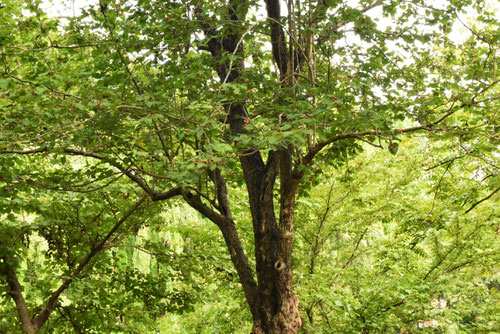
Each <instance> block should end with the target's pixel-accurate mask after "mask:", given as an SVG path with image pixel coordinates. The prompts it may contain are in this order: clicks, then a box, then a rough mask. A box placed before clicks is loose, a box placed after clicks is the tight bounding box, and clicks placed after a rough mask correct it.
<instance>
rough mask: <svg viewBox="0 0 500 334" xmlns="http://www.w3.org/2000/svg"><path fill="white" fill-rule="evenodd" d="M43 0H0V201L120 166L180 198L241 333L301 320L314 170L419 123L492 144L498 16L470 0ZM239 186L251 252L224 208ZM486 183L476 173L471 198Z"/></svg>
mask: <svg viewBox="0 0 500 334" xmlns="http://www.w3.org/2000/svg"><path fill="white" fill-rule="evenodd" d="M39 5H40V2H39V1H23V2H22V1H11V2H9V3H8V4H6V5H5V6H4V7H3V8H2V9H0V18H1V23H0V24H1V28H2V29H1V31H0V40H1V68H2V69H1V79H0V93H1V99H0V108H1V115H0V122H1V134H0V140H1V141H0V150H1V152H2V159H3V160H2V161H5V163H4V164H3V165H2V171H1V173H2V174H1V177H2V194H3V198H4V204H6V205H5V209H4V212H5V213H8V212H9V211H10V210H11V209H10V208H9V205H8V201H9V200H10V199H12V194H13V193H15V189H16V187H18V186H19V184H20V183H25V182H28V183H29V182H32V183H31V184H36V183H38V184H40V183H41V184H44V185H47V184H52V186H53V187H54V188H57V189H58V190H68V191H83V192H85V191H92V190H95V189H98V188H105V187H107V186H109V185H110V184H111V183H114V182H116V180H117V179H120V178H121V177H122V176H125V177H126V178H128V180H129V181H130V182H131V183H133V184H135V186H136V187H137V189H138V190H140V191H142V192H144V193H145V194H146V195H147V196H148V198H149V199H150V200H152V201H166V200H169V199H172V200H174V199H177V198H178V199H181V200H183V201H184V202H185V203H187V204H188V205H189V206H191V207H192V208H194V209H195V210H197V211H198V212H199V213H201V214H202V215H203V216H204V217H206V219H208V220H209V221H211V222H213V223H214V224H216V225H217V227H218V228H219V229H220V231H221V233H222V236H223V238H224V241H225V244H226V246H227V250H228V252H229V254H230V257H231V261H232V262H233V264H234V267H235V269H236V271H237V273H238V276H239V279H240V282H241V285H242V287H243V290H244V293H245V297H246V301H247V303H248V306H249V309H250V312H251V314H252V317H253V329H252V333H254V334H260V333H296V332H297V331H298V329H299V328H300V327H301V324H302V319H301V316H300V313H299V307H298V298H297V296H296V294H295V293H294V289H293V268H292V248H293V247H292V246H293V243H294V233H295V232H294V231H295V229H294V210H295V206H296V197H297V194H298V193H300V192H307V190H308V188H309V187H310V185H311V184H314V182H316V181H315V175H317V174H319V173H321V171H322V166H324V165H325V164H328V165H333V166H338V165H339V164H341V163H342V161H343V159H345V157H346V156H353V155H355V154H356V153H357V152H359V151H360V150H361V149H362V144H364V143H368V144H370V145H374V146H376V147H379V148H387V149H388V150H389V151H390V152H391V153H393V154H396V153H397V151H398V149H399V142H400V140H401V137H402V136H407V135H411V134H412V133H415V132H422V131H425V132H428V133H429V134H432V135H431V137H438V138H441V139H443V140H446V139H448V140H450V143H451V140H454V141H455V140H458V143H459V145H461V146H462V147H463V149H464V152H466V153H465V154H476V155H481V154H482V153H484V152H482V151H481V152H478V150H483V151H490V152H491V151H493V150H494V146H495V140H496V139H497V138H496V131H497V130H498V127H497V125H496V124H495V116H496V110H497V109H498V97H497V95H495V94H497V93H498V86H497V82H498V79H497V76H496V66H497V65H496V53H497V47H498V46H497V41H498V29H497V28H498V22H497V21H496V20H495V19H494V12H493V11H492V10H491V9H490V8H489V7H488V6H487V4H483V3H482V2H477V1H467V0H464V1H449V2H443V4H435V3H434V2H430V1H423V0H415V1H384V0H371V1H358V2H354V1H352V2H351V1H336V0H327V1H326V0H325V1H317V2H311V1H310V2H299V1H293V0H289V1H287V2H280V1H278V0H267V1H265V3H263V2H255V1H248V0H228V1H216V2H208V1H206V2H203V1H184V2H182V1H178V2H177V1H166V2H165V1H154V0H153V1H142V0H140V1H137V2H129V1H122V0H120V1H114V2H110V1H106V0H101V1H99V3H98V4H95V5H90V6H89V7H88V8H85V9H84V10H83V11H82V12H81V13H80V14H79V15H77V16H75V17H71V18H53V17H49V16H47V14H46V13H44V12H43V11H42V10H41V9H40V6H39ZM435 6H436V7H435ZM466 13H468V14H470V13H474V19H470V18H467V17H466ZM455 23H457V24H458V25H460V26H461V27H462V28H463V29H466V30H467V32H468V36H469V37H468V38H467V39H466V40H465V41H454V40H453V39H452V35H450V32H451V31H452V28H453V27H454V24H455ZM401 124H407V126H405V127H403V126H401ZM479 138H482V140H481V141H480V142H481V143H482V145H483V146H481V147H476V144H477V142H478V140H479ZM484 138H486V139H488V140H484ZM484 143H486V144H484ZM82 157H85V158H86V159H85V160H84V163H82V160H81V159H82ZM27 163H29V168H23V167H26V164H27ZM47 163H49V164H52V165H53V166H55V167H57V166H66V168H61V169H57V168H54V169H52V170H51V171H48V172H46V173H45V172H43V173H42V172H41V169H40V166H43V165H44V164H47ZM20 170H22V173H21V172H19V171H20ZM241 184H244V185H245V187H246V191H247V194H246V195H247V197H246V201H247V203H248V204H247V205H248V210H249V212H250V213H251V216H252V228H253V235H254V237H253V240H252V242H253V244H254V249H253V254H252V255H253V260H252V261H249V257H248V254H245V252H244V249H243V247H242V241H241V240H240V237H239V234H238V229H237V223H238V220H239V217H238V216H237V215H234V214H233V211H232V210H231V208H232V203H231V201H232V199H233V198H234V197H232V196H231V192H232V191H238V190H239V185H241ZM497 191H498V178H497V177H496V176H494V177H491V178H488V179H487V181H486V182H485V187H484V189H479V190H478V192H479V193H481V194H484V196H483V198H482V200H480V201H478V202H477V203H478V205H480V204H481V203H482V202H483V200H484V201H486V200H488V199H490V198H491V197H492V196H494V194H495V193H496V192H497ZM124 192H125V191H124ZM123 195H124V196H126V193H124V194H123ZM253 263H254V265H253Z"/></svg>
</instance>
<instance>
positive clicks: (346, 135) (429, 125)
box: [303, 104, 466, 164]
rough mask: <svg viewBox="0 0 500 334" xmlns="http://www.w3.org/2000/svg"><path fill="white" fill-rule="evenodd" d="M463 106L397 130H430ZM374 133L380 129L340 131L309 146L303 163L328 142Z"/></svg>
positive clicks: (378, 132)
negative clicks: (423, 122)
mask: <svg viewBox="0 0 500 334" xmlns="http://www.w3.org/2000/svg"><path fill="white" fill-rule="evenodd" d="M465 106H466V105H465V104H464V105H461V106H458V107H455V108H453V109H452V110H451V111H449V112H448V113H446V114H445V115H444V116H443V117H441V118H440V119H438V120H437V121H434V122H431V123H427V124H425V125H420V126H414V127H411V128H406V129H401V130H399V131H400V132H401V133H405V132H415V131H418V130H430V129H432V128H433V127H434V126H436V125H437V124H439V123H441V122H442V121H444V120H445V119H446V118H448V117H449V116H451V115H453V114H454V113H455V112H456V111H457V110H459V109H460V108H463V107H465ZM374 135H375V136H378V135H380V130H370V131H360V132H351V133H342V134H339V135H336V136H332V137H330V138H328V139H326V140H324V141H322V142H319V143H318V144H317V145H316V146H313V147H311V149H310V150H309V152H308V153H307V155H306V156H305V157H304V160H303V164H308V163H310V162H311V161H312V159H314V157H315V156H316V154H318V153H319V152H320V151H321V150H322V149H323V148H325V147H326V146H328V145H330V144H332V143H334V142H336V141H340V140H343V139H348V138H355V139H360V138H361V137H366V136H374Z"/></svg>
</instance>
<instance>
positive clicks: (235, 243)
mask: <svg viewBox="0 0 500 334" xmlns="http://www.w3.org/2000/svg"><path fill="white" fill-rule="evenodd" d="M182 195H183V197H184V199H185V200H186V202H187V203H188V204H189V205H190V206H191V207H192V208H194V209H195V210H197V211H198V212H200V213H201V214H203V215H204V216H205V217H207V218H208V219H210V220H211V221H212V222H214V223H215V224H216V225H217V226H218V227H219V229H220V230H221V232H222V235H223V236H224V241H225V243H226V246H227V248H228V250H229V254H230V256H231V261H232V262H233V264H234V267H235V268H236V271H237V272H238V276H239V278H240V282H241V285H242V286H243V290H244V292H245V297H246V299H247V302H248V305H249V306H250V311H251V312H252V315H253V316H254V317H255V316H256V315H257V314H258V309H257V303H256V301H257V298H258V288H257V283H256V282H255V279H254V277H253V272H252V269H251V267H250V265H249V264H248V259H247V256H246V255H245V252H244V250H243V247H242V245H241V241H240V237H239V236H238V231H237V230H236V226H235V224H234V221H233V220H232V219H231V218H229V217H226V216H224V215H221V214H219V213H217V212H215V211H214V210H212V209H211V208H210V207H208V206H207V205H205V204H204V203H203V202H202V201H201V199H200V198H199V197H198V196H195V195H193V194H192V193H190V192H188V191H183V192H182Z"/></svg>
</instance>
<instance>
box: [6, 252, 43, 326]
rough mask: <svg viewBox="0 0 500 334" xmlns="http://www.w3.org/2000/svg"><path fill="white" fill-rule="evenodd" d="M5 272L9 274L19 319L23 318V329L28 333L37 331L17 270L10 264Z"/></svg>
mask: <svg viewBox="0 0 500 334" xmlns="http://www.w3.org/2000/svg"><path fill="white" fill-rule="evenodd" d="M5 263H7V262H5ZM7 265H8V264H7ZM5 274H6V275H7V283H8V284H9V288H10V291H9V294H10V296H11V297H12V299H13V300H14V302H15V303H16V308H17V314H18V315H19V319H20V320H21V328H22V330H23V331H24V332H27V333H36V331H37V330H38V329H37V328H36V327H35V324H34V322H33V321H32V320H31V316H30V314H29V311H28V307H27V306H26V301H25V300H24V297H23V291H22V288H21V284H20V283H19V280H18V278H17V275H16V272H15V270H14V269H13V268H11V267H10V266H8V267H7V268H6V269H5Z"/></svg>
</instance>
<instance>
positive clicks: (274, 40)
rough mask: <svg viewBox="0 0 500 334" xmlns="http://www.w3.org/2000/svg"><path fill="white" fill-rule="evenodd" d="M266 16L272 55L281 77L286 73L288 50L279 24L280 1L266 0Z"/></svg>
mask: <svg viewBox="0 0 500 334" xmlns="http://www.w3.org/2000/svg"><path fill="white" fill-rule="evenodd" d="M266 8H267V17H268V18H269V25H270V27H271V45H272V49H273V57H274V60H275V61H276V64H277V65H278V68H279V70H280V74H281V78H282V79H283V78H284V77H286V76H287V75H288V70H289V69H288V63H289V60H288V51H287V46H286V38H285V32H284V31H283V26H282V24H281V18H280V15H281V14H280V12H281V9H280V2H279V0H266Z"/></svg>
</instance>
